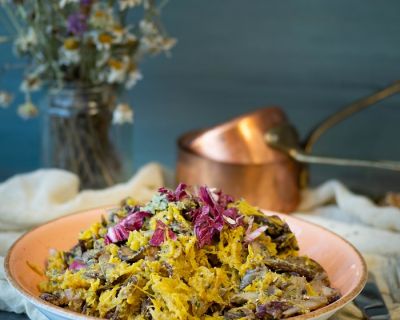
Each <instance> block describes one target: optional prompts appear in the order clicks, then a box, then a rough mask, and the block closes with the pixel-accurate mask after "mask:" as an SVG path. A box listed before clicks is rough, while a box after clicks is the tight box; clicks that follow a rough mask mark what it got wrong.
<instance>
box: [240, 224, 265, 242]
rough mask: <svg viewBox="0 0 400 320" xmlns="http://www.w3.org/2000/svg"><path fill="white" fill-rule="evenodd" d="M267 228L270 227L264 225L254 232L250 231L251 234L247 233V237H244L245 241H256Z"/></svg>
mask: <svg viewBox="0 0 400 320" xmlns="http://www.w3.org/2000/svg"><path fill="white" fill-rule="evenodd" d="M267 229H268V226H262V227H259V228H257V229H256V230H254V231H253V232H251V233H249V234H246V236H245V238H244V241H245V242H252V241H254V240H255V239H257V238H258V237H259V236H261V235H262V234H263V232H264V231H265V230H267Z"/></svg>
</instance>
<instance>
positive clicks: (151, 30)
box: [139, 20, 159, 35]
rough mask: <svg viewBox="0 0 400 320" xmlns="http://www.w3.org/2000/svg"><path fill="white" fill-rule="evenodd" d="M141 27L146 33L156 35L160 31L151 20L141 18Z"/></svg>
mask: <svg viewBox="0 0 400 320" xmlns="http://www.w3.org/2000/svg"><path fill="white" fill-rule="evenodd" d="M139 29H140V31H141V32H142V33H143V34H144V35H155V34H158V33H159V32H158V29H157V27H156V25H155V24H154V23H153V22H152V21H149V20H141V21H140V22H139Z"/></svg>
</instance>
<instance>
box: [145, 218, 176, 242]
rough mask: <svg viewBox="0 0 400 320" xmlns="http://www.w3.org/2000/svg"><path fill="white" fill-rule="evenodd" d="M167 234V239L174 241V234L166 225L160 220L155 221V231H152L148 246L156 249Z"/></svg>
mask: <svg viewBox="0 0 400 320" xmlns="http://www.w3.org/2000/svg"><path fill="white" fill-rule="evenodd" d="M167 232H168V238H169V239H172V240H176V234H175V233H174V232H173V231H172V230H171V229H170V228H168V227H167V225H166V224H165V223H164V222H162V221H161V220H157V224H156V230H154V233H153V236H152V237H151V239H150V242H149V243H150V245H152V246H154V247H158V246H160V245H161V244H163V242H164V241H165V238H166V233H167Z"/></svg>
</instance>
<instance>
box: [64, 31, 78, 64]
mask: <svg viewBox="0 0 400 320" xmlns="http://www.w3.org/2000/svg"><path fill="white" fill-rule="evenodd" d="M59 53H60V61H59V63H60V64H61V65H67V66H69V65H72V64H78V63H79V62H80V60H81V55H80V53H79V41H78V40H77V39H75V38H67V39H65V41H64V44H63V46H62V47H61V48H60V49H59Z"/></svg>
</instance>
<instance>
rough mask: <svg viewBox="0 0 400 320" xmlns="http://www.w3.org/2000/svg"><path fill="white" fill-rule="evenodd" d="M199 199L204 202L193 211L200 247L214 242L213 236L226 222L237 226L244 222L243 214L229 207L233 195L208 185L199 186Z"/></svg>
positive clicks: (231, 225)
mask: <svg viewBox="0 0 400 320" xmlns="http://www.w3.org/2000/svg"><path fill="white" fill-rule="evenodd" d="M198 196H199V199H200V201H201V202H203V204H202V206H201V208H198V209H195V210H193V211H192V212H191V216H192V220H193V223H194V231H195V234H196V237H197V240H198V245H199V247H200V248H201V247H203V246H205V245H207V244H211V243H212V239H213V237H214V236H215V235H216V234H217V233H219V232H221V230H222V228H223V227H224V225H225V224H227V225H228V226H229V227H230V228H236V227H238V226H240V225H242V224H243V216H242V215H240V214H239V213H238V211H237V209H236V208H227V205H228V204H229V203H231V202H233V198H232V197H231V196H228V195H225V194H223V193H222V192H221V191H219V192H212V191H210V189H208V188H207V187H200V188H199V195H198Z"/></svg>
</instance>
